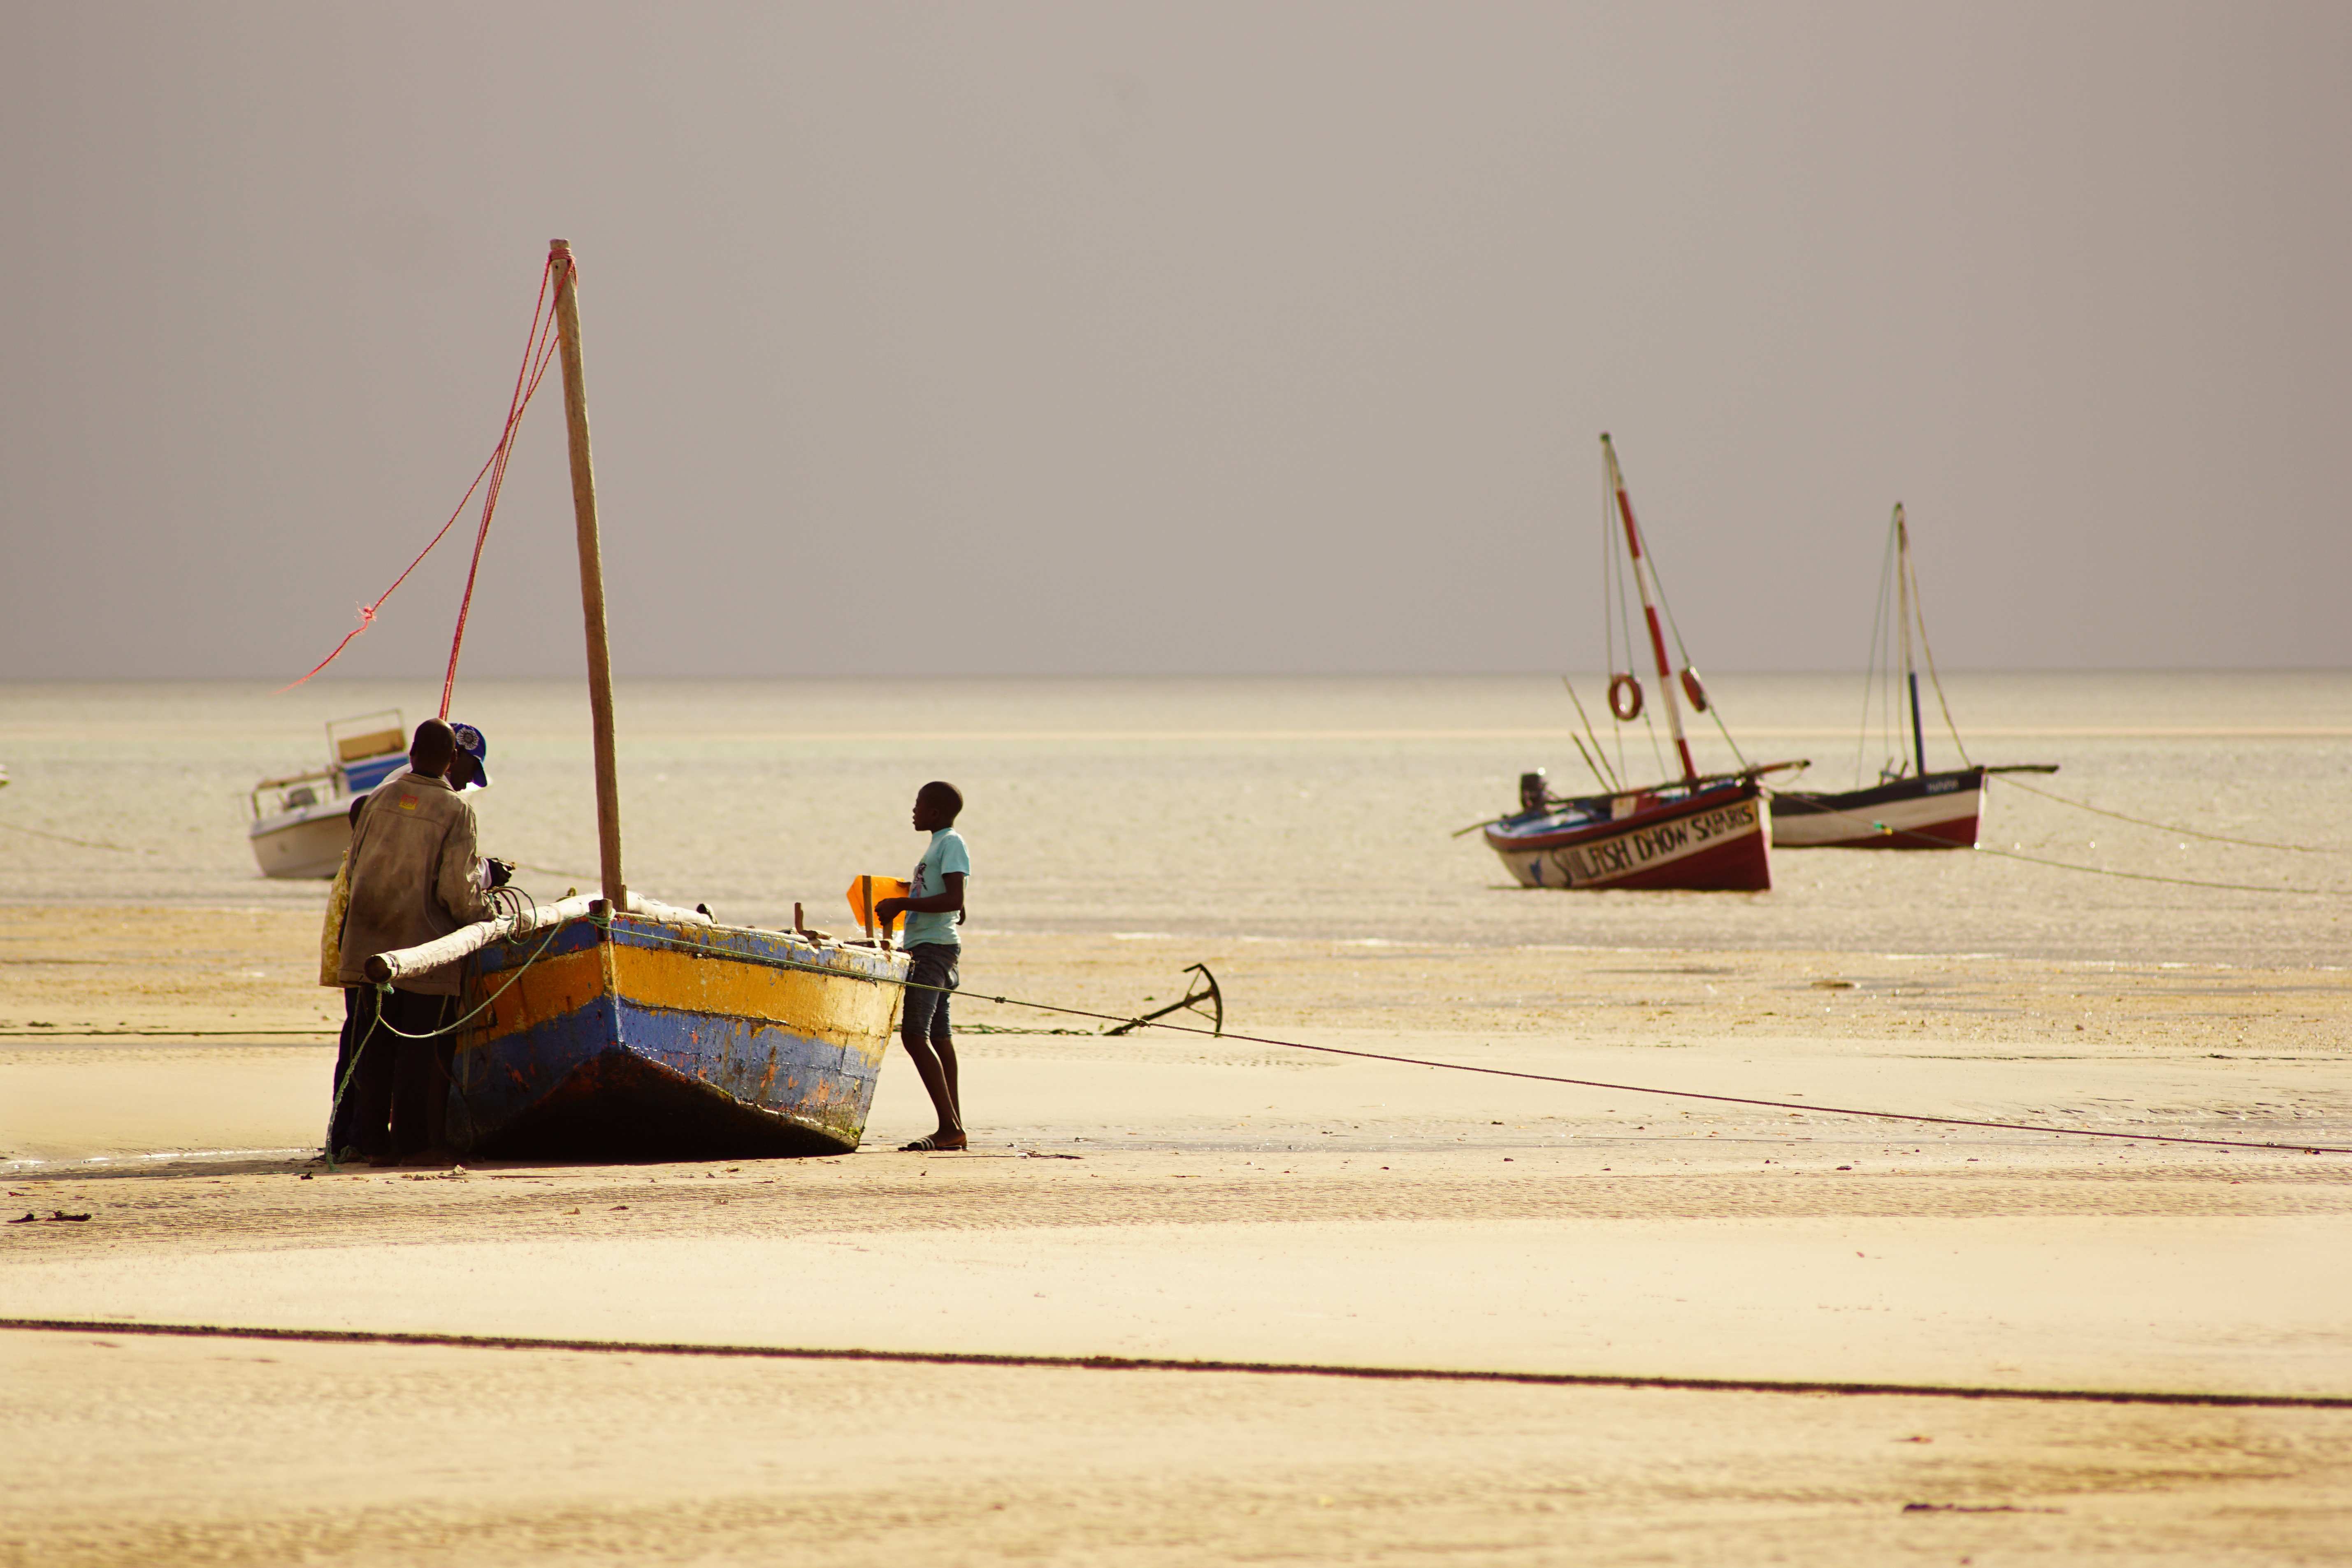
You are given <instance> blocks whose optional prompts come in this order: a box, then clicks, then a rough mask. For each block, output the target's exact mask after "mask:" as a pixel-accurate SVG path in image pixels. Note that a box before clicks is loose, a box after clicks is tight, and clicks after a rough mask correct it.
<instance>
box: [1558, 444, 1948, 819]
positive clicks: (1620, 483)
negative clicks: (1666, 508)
mask: <svg viewBox="0 0 2352 1568" xmlns="http://www.w3.org/2000/svg"><path fill="white" fill-rule="evenodd" d="M1601 462H1602V463H1603V464H1604V465H1605V466H1606V467H1607V468H1608V472H1609V488H1610V489H1611V490H1612V492H1614V493H1615V495H1616V497H1617V515H1618V517H1619V518H1620V519H1621V520H1622V521H1623V523H1624V526H1625V548H1626V549H1627V550H1628V551H1629V552H1632V554H1633V587H1634V590H1635V591H1636V592H1637V593H1639V594H1640V595H1642V617H1643V620H1645V621H1647V622H1648V623H1649V626H1650V653H1651V655H1652V657H1654V658H1655V659H1656V660H1657V663H1658V696H1659V698H1660V699H1661V700H1663V701H1664V703H1665V705H1666V729H1667V730H1668V731H1670V732H1671V733H1672V734H1673V735H1674V738H1675V755H1677V756H1679V757H1680V758H1681V759H1682V763H1683V782H1684V783H1685V784H1696V782H1698V766H1697V764H1696V763H1693V762H1692V761H1691V749H1690V742H1689V741H1687V740H1685V738H1684V736H1683V710H1682V704H1681V703H1680V702H1679V701H1677V700H1675V674H1674V666H1673V665H1672V664H1671V663H1670V662H1668V660H1667V658H1666V635H1665V632H1664V629H1663V628H1662V627H1661V626H1660V625H1659V622H1658V605H1657V601H1656V599H1655V598H1654V597H1653V596H1652V595H1651V593H1650V558H1649V555H1648V552H1645V551H1643V548H1642V525H1641V524H1640V523H1638V522H1635V521H1633V497H1631V496H1629V495H1627V494H1626V493H1625V475H1624V472H1623V470H1622V469H1620V468H1618V467H1617V448H1616V447H1613V446H1612V445H1611V444H1610V441H1609V432H1608V431H1606V430H1603V431H1602V432H1601ZM1905 646H1906V647H1908V646H1909V645H1908V644H1907V643H1906V645H1905Z"/></svg>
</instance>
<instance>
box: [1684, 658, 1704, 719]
mask: <svg viewBox="0 0 2352 1568" xmlns="http://www.w3.org/2000/svg"><path fill="white" fill-rule="evenodd" d="M1683 695H1684V696H1685V697H1687V698H1689V699H1690V705H1691V711H1693V712H1694V713H1704V712H1706V687H1704V686H1701V685H1700V684H1699V683H1698V671H1697V670H1696V669H1693V668H1691V667H1690V666H1689V665H1685V666H1683Z"/></svg>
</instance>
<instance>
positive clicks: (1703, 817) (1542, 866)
mask: <svg viewBox="0 0 2352 1568" xmlns="http://www.w3.org/2000/svg"><path fill="white" fill-rule="evenodd" d="M1601 469H1602V475H1603V478H1604V480H1605V483H1606V489H1607V496H1608V502H1607V504H1608V506H1609V507H1610V510H1611V511H1612V515H1611V516H1609V517H1607V518H1605V519H1604V521H1603V523H1602V528H1603V537H1604V538H1605V539H1607V540H1609V541H1611V542H1612V559H1616V560H1618V561H1619V565H1620V571H1621V573H1622V574H1625V575H1630V576H1631V577H1632V578H1633V584H1634V587H1635V589H1636V591H1637V592H1638V594H1639V595H1640V597H1641V604H1642V615H1643V626H1644V628H1645V630H1646V632H1647V634H1648V643H1649V648H1650V653H1651V656H1652V658H1653V659H1654V663H1655V667H1656V669H1657V672H1658V688H1659V698H1660V700H1661V703H1662V705H1663V707H1664V711H1665V716H1666V728H1667V731H1668V732H1669V733H1670V734H1671V735H1672V737H1673V740H1674V747H1675V757H1676V758H1677V759H1678V760H1679V761H1680V763H1681V764H1682V777H1681V778H1679V779H1675V780H1672V781H1669V782H1666V783H1664V784H1644V785H1641V786H1638V787H1632V788H1628V787H1623V786H1622V785H1621V784H1620V782H1619V774H1618V771H1617V770H1616V769H1613V768H1612V767H1611V765H1610V763H1609V761H1608V755H1607V748H1605V747H1603V746H1602V745H1601V739H1600V737H1599V736H1598V735H1594V736H1593V737H1592V742H1593V744H1592V749H1591V751H1585V748H1584V743H1583V742H1581V741H1579V742H1577V749H1578V750H1579V751H1580V752H1583V753H1584V759H1585V762H1586V763H1588V764H1589V765H1590V766H1591V768H1592V771H1593V775H1594V779H1595V782H1596V783H1598V784H1601V786H1602V787H1601V790H1600V791H1599V792H1598V793H1595V794H1592V795H1576V796H1570V797H1561V796H1559V795H1553V794H1551V792H1550V790H1549V787H1548V786H1547V785H1546V784H1545V778H1544V774H1543V773H1541V772H1540V771H1538V772H1536V773H1525V774H1522V775H1521V776H1520V779H1519V809H1518V811H1517V812H1516V813H1513V814H1512V815H1510V816H1502V817H1497V818H1496V819H1495V820H1493V821H1491V822H1486V823H1482V824H1479V825H1478V826H1480V827H1482V828H1483V829H1484V830H1485V833H1486V845H1487V847H1489V848H1491V849H1492V850H1494V852H1495V854H1496V857H1497V858H1500V859H1501V860H1502V862H1503V865H1504V866H1505V868H1507V869H1508V870H1509V871H1510V873H1511V876H1512V877H1513V878H1514V879H1516V880H1517V881H1518V882H1519V884H1520V885H1521V886H1523V887H1529V888H1622V889H1684V890H1686V891H1694V892H1750V893H1760V892H1763V891H1766V890H1767V889H1769V888H1770V887H1771V886H1772V861H1771V807H1770V805H1769V803H1768V801H1767V800H1766V797H1765V795H1764V792H1763V789H1762V786H1761V785H1760V784H1759V778H1760V777H1761V775H1763V774H1766V773H1773V772H1777V771H1779V770H1781V769H1784V768H1799V767H1802V766H1804V764H1803V763H1767V764H1764V765H1762V766H1749V765H1748V764H1746V763H1742V764H1741V765H1740V766H1738V768H1735V769H1733V770H1731V771H1728V772H1719V773H1700V772H1699V769H1698V766H1697V763H1696V762H1695V761H1694V760H1693V758H1692V753H1691V747H1690V740H1689V738H1688V737H1687V736H1686V735H1685V733H1684V731H1683V716H1682V700H1684V699H1687V700H1689V701H1690V703H1691V706H1692V708H1693V709H1694V710H1696V711H1697V712H1701V713H1712V712H1713V711H1714V710H1713V707H1712V705H1711V704H1710V703H1709V701H1708V700H1707V695H1706V687H1705V686H1704V685H1703V684H1702V683H1701V682H1700V680H1699V677H1698V672H1697V671H1696V669H1694V668H1691V667H1690V665H1689V664H1688V662H1687V661H1685V664H1684V666H1683V668H1682V669H1681V670H1680V672H1679V673H1677V672H1676V671H1675V668H1674V666H1673V663H1672V661H1670V660H1669V659H1668V658H1667V657H1666V640H1665V627H1666V626H1667V625H1669V624H1671V617H1670V616H1665V617H1664V618H1662V615H1663V612H1664V602H1665V595H1664V592H1663V590H1661V589H1659V587H1658V585H1657V577H1656V570H1655V568H1654V565H1653V563H1652V561H1651V557H1650V552H1649V549H1648V547H1647V544H1646V543H1645V542H1644V541H1643V535H1642V529H1641V525H1640V524H1639V523H1638V522H1636V521H1634V518H1633V499H1632V497H1631V496H1629V495H1628V494H1627V492H1626V489H1625V476H1624V474H1623V472H1622V470H1620V468H1618V466H1617V449H1616V447H1615V446H1614V445H1612V443H1611V441H1610V439H1609V437H1608V436H1607V435H1606V434H1605V433H1604V434H1603V435H1602V436H1601ZM1621 532H1622V541H1623V545H1624V554H1623V555H1622V557H1616V556H1615V552H1614V543H1615V542H1616V541H1617V539H1618V538H1619V536H1620V533H1621ZM1610 602H1611V601H1610V599H1609V597H1608V595H1607V594H1606V593H1605V592H1604V595H1603V603H1604V605H1606V604H1609V603H1610ZM1604 622H1605V624H1606V625H1607V626H1609V628H1610V631H1611V641H1612V647H1611V660H1612V666H1615V667H1617V668H1618V673H1616V674H1614V675H1612V677H1611V678H1610V682H1609V708H1610V714H1611V717H1612V718H1613V719H1615V720H1616V721H1618V723H1619V725H1620V726H1621V728H1622V726H1623V725H1626V724H1631V723H1633V722H1634V721H1638V720H1640V719H1641V718H1642V717H1643V714H1644V712H1645V710H1646V704H1645V702H1644V700H1643V691H1642V683H1641V681H1640V679H1638V678H1637V677H1635V676H1634V675H1633V674H1632V673H1631V669H1632V666H1633V662H1634V658H1635V655H1634V651H1633V628H1632V627H1631V626H1630V625H1629V626H1626V627H1625V628H1624V637H1623V641H1622V652H1623V656H1624V657H1623V660H1622V666H1621V665H1619V664H1618V654H1619V651H1620V648H1619V645H1618V639H1617V637H1616V623H1615V620H1614V618H1613V616H1604ZM1681 640H1682V639H1681V634H1680V633H1679V632H1677V633H1676V634H1675V642H1676V644H1677V646H1679V645H1680V643H1681ZM1573 692H1574V688H1572V687H1571V688H1570V693H1571V695H1573ZM1578 708H1579V710H1580V711H1581V710H1582V703H1581V702H1579V704H1578ZM1716 723H1717V727H1718V728H1720V727H1721V725H1722V720H1721V718H1720V716H1717V719H1716ZM1586 730H1587V731H1588V732H1590V731H1591V724H1590V723H1589V722H1588V723H1587V725H1586ZM1724 735H1725V739H1726V741H1728V740H1729V738H1730V735H1729V731H1725V732H1724ZM1619 755H1620V756H1621V758H1622V746H1621V747H1620V748H1619ZM1464 831H1465V832H1467V831H1469V829H1466V828H1465V829H1464Z"/></svg>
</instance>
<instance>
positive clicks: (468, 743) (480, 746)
mask: <svg viewBox="0 0 2352 1568" xmlns="http://www.w3.org/2000/svg"><path fill="white" fill-rule="evenodd" d="M449 728H450V729H451V730H452V731H455V732H456V734H457V752H458V754H459V755H461V756H466V757H470V758H472V759H473V763H474V776H473V777H472V778H470V779H468V780H467V781H466V782H465V784H462V785H460V786H459V787H460V788H463V789H488V788H489V787H490V772H489V770H488V768H486V767H484V766H483V765H482V764H483V763H486V762H488V760H489V755H490V743H489V742H488V741H486V740H484V739H483V738H482V732H481V731H479V730H477V729H475V728H474V727H473V726H472V725H471V724H460V723H457V722H456V721H451V723H450V725H449Z"/></svg>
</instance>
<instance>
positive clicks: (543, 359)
mask: <svg viewBox="0 0 2352 1568" xmlns="http://www.w3.org/2000/svg"><path fill="white" fill-rule="evenodd" d="M578 268H579V263H577V262H573V263H572V269H573V270H574V271H575V272H576V271H577V270H578ZM554 273H555V262H554V259H553V258H550V259H549V261H548V264H547V266H546V267H545V268H542V269H541V272H540V276H539V299H538V301H537V302H536V303H535V304H533V305H532V307H531V312H530V334H529V335H528V336H527V337H526V338H525V339H524V341H523V353H522V363H521V365H520V367H518V368H517V370H516V372H515V390H514V392H513V394H512V395H510V396H509V399H508V401H507V417H506V424H505V426H504V427H503V428H502V429H500V431H499V442H498V445H497V446H496V447H492V448H491V450H490V455H489V457H488V459H487V460H485V461H484V462H483V464H482V466H481V468H479V469H478V471H477V472H476V473H475V475H474V482H473V483H472V484H470V485H467V487H466V493H465V494H464V495H463V496H461V497H459V498H458V500H457V509H456V510H453V511H451V512H450V514H449V520H448V521H446V522H444V523H443V524H442V525H441V530H440V531H439V532H437V533H436V534H435V535H434V536H433V538H432V539H431V541H430V542H427V543H426V544H425V548H424V549H422V550H420V551H418V552H416V559H415V560H414V561H411V562H410V563H408V565H407V568H406V569H405V570H404V571H403V572H402V573H401V574H400V575H399V576H397V577H395V578H394V579H393V580H392V586H391V587H389V588H386V589H385V590H384V591H383V593H381V594H379V595H376V597H375V601H374V603H373V604H366V605H361V606H360V607H359V615H360V624H359V625H358V626H353V627H352V629H351V630H350V631H349V632H347V633H345V634H344V636H343V640H342V641H341V642H339V643H337V644H336V645H335V646H334V648H333V650H332V651H331V652H330V653H329V654H328V655H327V657H326V658H322V659H320V661H319V662H318V663H317V664H314V665H312V666H311V667H310V671H309V673H308V674H306V675H304V676H303V677H302V678H301V679H299V680H294V681H289V682H288V683H287V684H286V685H284V686H281V687H279V688H278V691H279V692H280V693H284V692H288V691H291V690H293V689H294V688H295V687H297V686H300V685H302V684H303V683H304V682H306V681H308V680H310V678H311V677H312V676H315V675H317V674H318V673H319V672H320V670H322V669H324V668H327V666H329V665H331V664H332V663H334V662H335V660H336V659H338V658H341V657H342V653H343V650H344V649H345V648H347V647H351V646H352V639H354V638H355V637H358V636H359V635H360V634H361V633H362V632H364V631H366V630H367V629H368V627H370V626H373V625H374V624H375V617H376V613H377V612H378V611H379V610H381V609H383V603H384V601H385V600H386V599H389V598H391V597H392V596H393V595H394V594H395V593H396V592H398V591H399V588H400V585H401V584H403V583H405V582H407V581H408V579H409V577H410V575H411V574H414V573H415V570H416V569H417V568H418V567H419V566H422V565H423V564H424V563H425V557H426V556H428V555H430V554H432V553H433V552H434V550H435V549H436V548H437V547H438V546H439V544H440V543H441V542H442V541H443V540H444V539H446V538H447V537H448V535H449V531H450V530H451V529H452V528H455V527H456V526H457V520H458V519H459V518H460V517H462V516H464V515H465V512H466V508H467V506H468V505H470V504H471V503H472V501H473V499H474V496H475V493H476V492H477V491H479V490H481V489H482V485H483V481H484V480H486V479H487V480H488V482H489V489H488V491H487V492H486V493H484V494H483V496H482V521H481V524H480V526H479V527H478V528H477V529H476V530H475V531H474V556H473V561H472V563H471V564H470V565H469V566H468V567H467V571H466V593H465V597H464V598H463V599H461V600H460V601H459V602H458V605H457V632H456V635H455V636H453V637H451V638H450V641H449V668H448V673H447V674H446V676H445V677H444V678H443V679H442V682H441V717H442V718H444V719H446V718H447V717H448V716H449V698H450V694H451V692H452V691H453V690H454V689H456V687H457V654H458V650H459V649H460V648H461V647H463V646H464V644H465V640H466V617H467V614H468V613H469V612H470V611H471V610H472V608H473V604H474V580H475V578H476V577H477V575H478V574H479V573H480V572H481V568H482V547H483V545H484V544H486V543H488V541H489V536H490V519H491V517H492V516H493V515H494V514H495V513H496V512H497V510H498V505H499V490H500V489H502V488H503V487H504V486H505V484H506V477H507V465H508V463H509V461H510V460H511V459H512V458H513V457H514V443H515V436H516V434H517V433H518V432H519V431H520V428H521V426H522V416H523V410H525V409H526V408H529V407H530V400H531V398H532V396H533V395H535V394H537V392H538V391H539V384H540V381H541V378H543V377H544V376H545V375H546V374H547V367H548V364H549V363H550V362H551V361H552V360H553V359H554V357H555V351H556V347H557V343H556V335H555V311H554V310H553V309H552V308H551V306H550V303H549V300H550V298H551V293H552V290H551V289H550V287H549V285H550V284H551V282H553V281H554Z"/></svg>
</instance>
